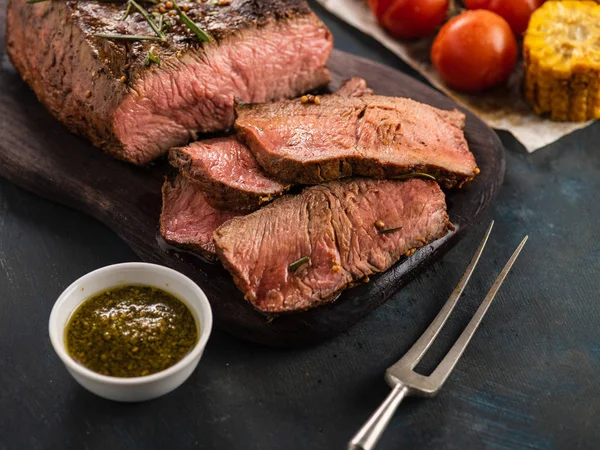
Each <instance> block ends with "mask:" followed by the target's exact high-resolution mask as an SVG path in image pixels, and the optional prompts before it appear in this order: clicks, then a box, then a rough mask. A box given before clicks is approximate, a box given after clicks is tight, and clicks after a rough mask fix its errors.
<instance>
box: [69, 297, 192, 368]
mask: <svg viewBox="0 0 600 450" xmlns="http://www.w3.org/2000/svg"><path fill="white" fill-rule="evenodd" d="M198 334H199V330H198V326H197V324H196V321H195V320H194V316H193V315H192V313H191V312H190V310H189V309H188V307H187V306H186V305H185V304H184V303H183V302H182V301H181V300H179V299H178V298H177V297H175V296H173V295H171V294H169V293H167V292H165V291H163V290H161V289H157V288H154V287H150V286H137V285H132V286H121V287H118V288H114V289H111V290H108V291H105V292H103V293H101V294H98V295H95V296H94V297H91V298H89V299H87V300H85V301H84V302H83V303H82V304H81V306H79V307H78V308H77V310H75V312H74V313H73V315H72V317H71V318H70V319H69V322H68V324H67V327H66V330H65V342H66V347H67V351H68V353H69V355H70V356H71V357H72V358H73V359H74V360H76V361H77V362H79V363H80V364H82V365H83V366H85V367H87V368H88V369H90V370H93V371H94V372H96V373H100V374H102V375H109V376H114V377H122V378H130V377H140V376H146V375H150V374H153V373H156V372H160V371H162V370H165V369H167V368H168V367H171V366H172V365H174V364H175V363H177V362H178V361H180V360H181V359H182V358H183V357H184V356H185V355H186V354H188V353H189V352H190V351H191V350H192V348H193V347H194V346H195V345H196V343H197V341H198Z"/></svg>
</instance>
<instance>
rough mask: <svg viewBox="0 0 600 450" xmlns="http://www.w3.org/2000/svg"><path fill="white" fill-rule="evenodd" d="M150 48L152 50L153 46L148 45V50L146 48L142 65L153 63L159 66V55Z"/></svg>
mask: <svg viewBox="0 0 600 450" xmlns="http://www.w3.org/2000/svg"><path fill="white" fill-rule="evenodd" d="M152 50H154V47H150V50H148V53H147V54H146V58H144V66H149V65H150V64H151V63H154V64H156V65H158V67H160V57H159V56H158V55H155V54H154V53H152Z"/></svg>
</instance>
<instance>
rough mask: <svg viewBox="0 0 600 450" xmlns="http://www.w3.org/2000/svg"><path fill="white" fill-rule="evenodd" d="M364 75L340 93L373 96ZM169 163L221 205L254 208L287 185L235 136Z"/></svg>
mask: <svg viewBox="0 0 600 450" xmlns="http://www.w3.org/2000/svg"><path fill="white" fill-rule="evenodd" d="M372 93H373V91H372V90H371V89H369V88H368V87H367V82H366V81H365V80H363V79H362V78H351V79H349V80H346V81H344V82H343V83H342V85H341V87H340V89H339V90H338V91H337V92H336V95H342V96H345V97H360V96H362V95H371V94H372ZM169 162H170V163H171V165H172V166H173V167H176V168H178V169H179V171H180V173H181V174H183V175H184V176H186V177H187V178H188V179H190V180H192V181H194V182H195V183H197V184H198V185H199V186H200V188H201V189H202V190H203V191H204V192H205V193H206V197H207V200H208V201H209V202H210V203H211V204H212V205H213V206H215V207H217V208H224V209H232V210H236V211H254V210H255V209H258V207H259V206H260V205H261V204H264V203H266V202H269V201H271V200H272V199H273V198H275V197H278V196H279V195H281V194H282V193H283V192H284V191H285V190H286V189H287V186H285V185H283V184H281V183H279V182H278V181H275V180H273V179H271V178H268V177H267V176H266V175H265V174H264V172H263V170H262V169H261V167H260V166H259V165H258V163H257V162H256V159H255V158H254V155H253V154H252V152H251V151H250V150H249V149H248V147H246V146H245V145H244V144H242V143H240V142H239V141H238V140H237V139H236V138H235V137H234V136H231V137H226V138H217V139H209V140H205V141H199V142H193V143H191V144H190V145H188V146H187V147H175V148H173V149H171V151H170V152H169Z"/></svg>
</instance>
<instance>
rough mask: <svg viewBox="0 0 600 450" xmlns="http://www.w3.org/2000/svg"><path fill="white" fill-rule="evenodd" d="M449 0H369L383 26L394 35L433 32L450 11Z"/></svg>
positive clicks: (426, 34) (407, 36)
mask: <svg viewBox="0 0 600 450" xmlns="http://www.w3.org/2000/svg"><path fill="white" fill-rule="evenodd" d="M448 2H449V0H369V4H370V5H371V8H372V9H373V11H374V12H375V15H377V16H378V18H379V21H380V23H381V24H382V25H383V27H384V28H385V29H386V30H387V31H388V32H389V33H390V34H391V35H392V36H394V37H397V38H401V39H411V38H417V37H424V36H429V35H430V34H433V33H434V32H435V30H436V28H437V27H439V26H440V25H441V24H442V23H443V22H444V20H446V15H447V13H448Z"/></svg>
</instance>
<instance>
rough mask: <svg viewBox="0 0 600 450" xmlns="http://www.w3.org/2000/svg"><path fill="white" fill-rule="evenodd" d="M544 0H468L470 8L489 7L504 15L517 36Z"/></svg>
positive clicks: (524, 28)
mask: <svg viewBox="0 0 600 450" xmlns="http://www.w3.org/2000/svg"><path fill="white" fill-rule="evenodd" d="M542 3H544V0H467V1H466V2H465V6H466V7H467V8H469V9H487V10H489V11H492V12H495V13H496V14H498V15H499V16H502V17H503V18H504V19H505V20H506V21H507V22H508V24H509V25H510V28H511V29H512V30H513V33H515V34H516V35H517V36H520V35H522V34H523V33H524V32H525V30H526V29H527V25H528V24H529V18H530V17H531V14H532V13H533V12H534V11H535V10H536V9H538V8H539V7H540V6H542Z"/></svg>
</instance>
